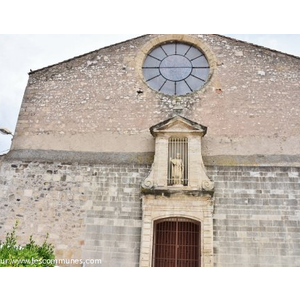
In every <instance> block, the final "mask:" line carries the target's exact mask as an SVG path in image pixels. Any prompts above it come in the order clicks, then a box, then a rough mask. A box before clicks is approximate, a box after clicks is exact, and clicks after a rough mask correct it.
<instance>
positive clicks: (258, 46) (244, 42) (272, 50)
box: [213, 34, 300, 59]
mask: <svg viewBox="0 0 300 300" xmlns="http://www.w3.org/2000/svg"><path fill="white" fill-rule="evenodd" d="M213 35H215V36H219V37H222V38H226V39H228V40H232V41H235V42H240V43H243V44H247V45H251V46H254V47H256V48H261V49H265V50H268V51H271V52H275V53H278V54H283V55H287V56H291V57H293V58H297V59H300V56H297V55H294V54H290V53H286V52H282V51H279V50H275V49H272V48H268V47H265V46H262V45H257V44H253V43H250V42H246V41H242V40H239V39H236V38H233V37H229V36H226V35H221V34H213Z"/></svg>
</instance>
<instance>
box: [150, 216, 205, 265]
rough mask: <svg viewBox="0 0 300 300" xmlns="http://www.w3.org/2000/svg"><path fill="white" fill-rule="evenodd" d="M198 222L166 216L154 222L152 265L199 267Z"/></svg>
mask: <svg viewBox="0 0 300 300" xmlns="http://www.w3.org/2000/svg"><path fill="white" fill-rule="evenodd" d="M200 232H201V224H200V222H197V221H194V220H191V219H188V218H167V219H161V220H158V221H156V222H155V223H154V238H153V239H154V240H153V256H152V257H153V259H152V266H154V267H200V262H201V260H200V257H201V253H200Z"/></svg>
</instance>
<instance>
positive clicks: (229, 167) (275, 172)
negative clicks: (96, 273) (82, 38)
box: [0, 34, 300, 267]
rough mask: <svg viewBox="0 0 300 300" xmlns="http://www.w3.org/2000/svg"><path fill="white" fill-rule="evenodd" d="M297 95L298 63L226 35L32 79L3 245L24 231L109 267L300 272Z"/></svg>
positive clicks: (0, 185)
mask: <svg viewBox="0 0 300 300" xmlns="http://www.w3.org/2000/svg"><path fill="white" fill-rule="evenodd" d="M299 91H300V60H299V57H295V56H292V55H288V54H284V53H281V52H278V51H275V50H271V49H267V48H264V47H260V46H257V45H253V44H249V43H245V42H242V41H238V40H235V39H231V38H228V37H224V36H220V35H177V34H172V35H145V36H141V37H138V38H136V39H132V40H128V41H125V42H123V43H119V44H115V45H112V46H109V47H105V48H102V49H99V50H96V51H93V52H90V53H87V54H84V55H81V56H78V57H75V58H72V59H70V60H67V61H64V62H61V63H58V64H56V65H53V66H49V67H45V68H43V69H40V70H36V71H32V72H31V73H29V80H28V84H27V87H26V90H25V93H24V98H23V102H22V106H21V110H20V114H19V119H18V124H17V127H16V132H15V135H14V138H13V143H12V147H11V150H10V152H9V153H8V154H6V155H3V156H1V157H0V240H3V239H4V238H5V235H6V232H8V231H10V230H11V228H12V226H13V224H14V223H15V221H16V220H19V222H20V225H19V227H20V229H19V231H20V232H18V234H19V237H20V241H21V242H22V241H27V240H28V238H29V236H30V235H33V237H34V238H35V239H36V240H38V241H42V240H43V239H44V238H45V236H46V235H47V233H49V241H50V242H51V243H52V244H53V245H54V246H55V253H56V257H57V258H58V259H66V260H71V259H73V260H76V259H77V260H81V261H83V262H84V261H88V260H98V261H99V260H101V264H99V265H101V266H104V267H110V266H112V267H114V266H120V267H133V266H141V267H143V266H144V267H200V266H201V267H212V266H216V267H221V266H228V267H229V266H300V179H299V170H300V150H299V149H300V118H299V114H300V104H299ZM69 265H72V266H76V265H77V266H80V265H82V264H75V263H71V264H69ZM84 265H86V264H84ZM95 265H96V266H98V265H97V264H95Z"/></svg>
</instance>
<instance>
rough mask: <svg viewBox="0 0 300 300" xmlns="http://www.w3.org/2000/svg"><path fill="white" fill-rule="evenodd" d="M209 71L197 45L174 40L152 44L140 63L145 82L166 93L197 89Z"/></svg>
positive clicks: (204, 80) (173, 93) (176, 93)
mask: <svg viewBox="0 0 300 300" xmlns="http://www.w3.org/2000/svg"><path fill="white" fill-rule="evenodd" d="M209 72H210V67H209V64H208V61H207V59H206V57H205V56H204V54H203V53H202V52H201V51H200V50H199V49H197V48H196V47H194V46H192V45H188V44H183V43H177V42H172V43H168V44H163V45H160V46H158V47H156V48H155V49H154V50H152V51H151V52H150V53H149V54H148V55H147V57H146V59H145V61H144V64H143V75H144V79H145V81H146V82H147V84H148V85H149V86H150V87H151V88H152V89H154V90H156V91H159V92H161V93H164V94H168V95H185V94H188V93H191V92H194V91H196V90H199V89H200V88H201V87H202V86H203V85H204V84H205V83H206V82H207V80H208V76H209Z"/></svg>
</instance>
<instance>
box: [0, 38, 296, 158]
mask: <svg viewBox="0 0 300 300" xmlns="http://www.w3.org/2000/svg"><path fill="white" fill-rule="evenodd" d="M223 35H226V36H229V37H233V38H236V39H239V40H243V41H247V42H250V43H253V44H257V45H262V46H265V47H268V48H271V49H275V50H278V51H281V52H284V53H289V54H293V55H296V56H299V57H300V34H223ZM137 36H140V34H67V35H65V34H51V35H46V34H20V35H18V34H0V128H3V127H4V128H7V129H9V130H10V131H12V132H14V131H15V127H16V123H17V119H18V114H19V110H20V106H21V103H22V98H23V94H24V91H25V88H26V85H27V81H28V72H29V71H30V69H31V70H37V69H40V68H43V67H46V66H49V65H52V64H56V63H58V62H61V61H63V60H67V59H69V58H72V57H74V56H77V55H81V54H84V53H88V52H90V51H94V50H96V49H100V48H102V47H105V46H108V45H112V44H115V43H118V42H122V41H125V40H128V39H131V38H134V37H137ZM10 145H11V136H6V135H2V134H0V155H1V154H4V153H6V152H7V151H8V150H9V149H10Z"/></svg>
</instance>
